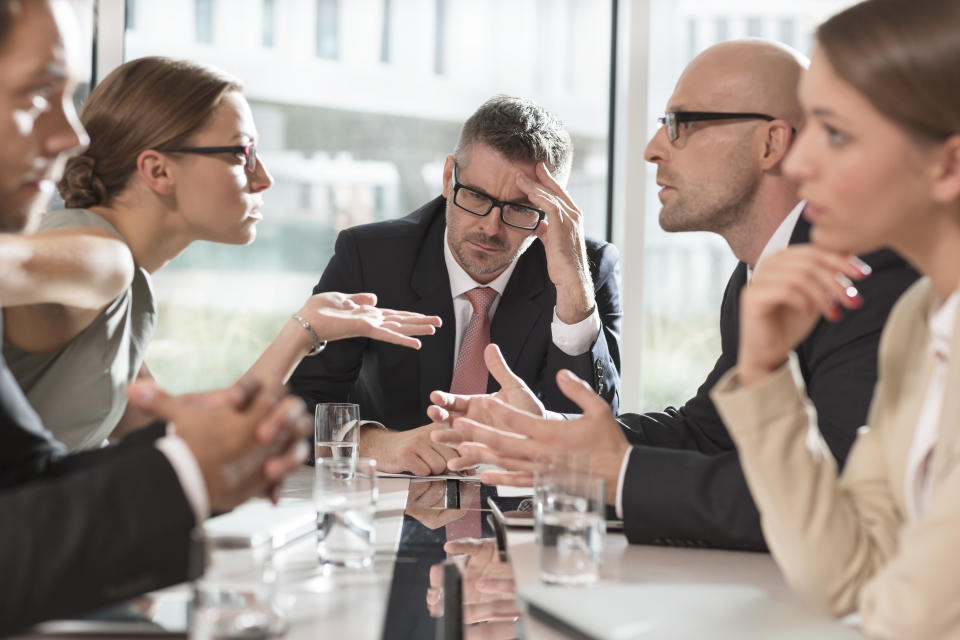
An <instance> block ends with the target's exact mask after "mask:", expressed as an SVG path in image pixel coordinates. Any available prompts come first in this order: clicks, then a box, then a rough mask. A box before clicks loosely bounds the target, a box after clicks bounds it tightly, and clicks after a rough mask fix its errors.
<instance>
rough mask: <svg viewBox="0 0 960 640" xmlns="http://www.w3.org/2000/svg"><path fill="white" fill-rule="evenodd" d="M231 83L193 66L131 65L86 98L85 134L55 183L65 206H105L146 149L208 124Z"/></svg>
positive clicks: (155, 61)
mask: <svg viewBox="0 0 960 640" xmlns="http://www.w3.org/2000/svg"><path fill="white" fill-rule="evenodd" d="M241 90H242V86H241V85H240V83H239V82H237V81H236V80H234V79H233V78H231V77H229V76H227V75H226V74H224V73H222V72H220V71H217V70H215V69H212V68H210V67H206V66H203V65H200V64H197V63H195V62H190V61H186V60H174V59H172V58H164V57H148V58H139V59H137V60H131V61H130V62H127V63H126V64H123V65H121V66H119V67H117V68H116V69H114V71H113V72H111V73H110V75H108V76H107V77H106V78H104V79H103V81H102V82H101V83H100V84H98V85H97V86H96V87H95V88H94V89H93V91H92V92H91V93H90V97H89V98H87V101H86V103H85V104H84V106H83V110H82V111H81V113H80V120H81V122H83V126H84V127H85V128H86V130H87V133H89V135H90V146H89V147H88V148H87V150H86V152H85V153H84V154H83V155H80V156H77V157H75V158H71V159H70V160H69V162H68V163H67V166H66V170H65V171H64V176H63V179H62V180H61V181H60V184H59V185H58V187H59V190H60V196H61V197H62V198H63V201H64V203H65V204H66V205H67V206H68V207H90V206H93V205H107V204H109V203H110V200H111V198H112V197H113V196H115V195H116V194H117V193H119V192H121V191H123V189H124V187H126V185H127V182H128V180H129V179H130V176H131V175H132V174H133V173H134V171H136V164H137V157H138V156H139V155H140V153H141V152H143V151H145V150H146V149H155V148H157V147H163V146H179V145H182V144H184V142H186V140H187V139H188V138H189V137H190V136H191V135H192V134H193V133H194V132H196V131H197V130H199V129H201V128H202V127H203V126H204V124H206V122H207V121H208V120H209V119H210V117H211V116H212V114H213V112H214V110H215V109H216V108H217V106H218V105H219V104H220V102H221V100H222V98H223V96H224V94H226V93H229V92H231V91H241Z"/></svg>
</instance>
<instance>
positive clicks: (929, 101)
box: [817, 0, 960, 141]
mask: <svg viewBox="0 0 960 640" xmlns="http://www.w3.org/2000/svg"><path fill="white" fill-rule="evenodd" d="M817 40H818V43H819V45H820V48H821V50H822V51H823V53H824V54H826V56H827V58H828V59H829V61H830V64H831V65H832V66H833V69H834V71H835V72H836V73H837V75H839V76H840V77H841V78H843V79H844V80H845V81H846V82H848V83H849V84H851V85H852V86H853V87H854V88H855V89H857V90H858V91H859V92H860V93H862V94H863V95H864V96H866V98H867V99H868V100H869V101H870V102H871V103H872V104H873V106H874V107H875V108H876V109H877V110H878V111H880V112H881V113H882V114H884V115H885V116H886V117H888V118H890V119H891V120H893V121H894V122H896V123H897V124H899V125H900V126H901V127H903V128H904V129H906V130H907V131H910V132H912V133H913V134H915V135H917V136H919V137H920V138H923V139H927V140H933V141H936V140H944V139H946V138H948V137H950V136H951V135H953V134H956V133H960V82H958V80H957V78H958V73H960V1H958V0H913V1H911V2H907V1H905V0H866V1H865V2H861V3H860V4H857V5H854V6H852V7H850V8H849V9H847V10H845V11H843V12H841V13H838V14H837V15H835V16H833V17H832V18H830V19H829V20H827V21H826V22H824V23H823V24H822V25H821V26H820V28H819V29H818V30H817Z"/></svg>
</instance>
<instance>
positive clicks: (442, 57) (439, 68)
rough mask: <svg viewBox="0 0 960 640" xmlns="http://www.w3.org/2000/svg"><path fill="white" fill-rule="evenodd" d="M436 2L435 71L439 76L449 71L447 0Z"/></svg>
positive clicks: (434, 29) (434, 31)
mask: <svg viewBox="0 0 960 640" xmlns="http://www.w3.org/2000/svg"><path fill="white" fill-rule="evenodd" d="M436 3H437V4H436V12H435V14H434V28H433V33H434V46H433V72H434V73H435V74H437V75H438V76H439V75H443V74H444V73H446V72H447V66H446V54H447V51H446V43H447V0H436Z"/></svg>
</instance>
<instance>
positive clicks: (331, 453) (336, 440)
mask: <svg viewBox="0 0 960 640" xmlns="http://www.w3.org/2000/svg"><path fill="white" fill-rule="evenodd" d="M359 425H360V407H358V406H357V405H356V404H353V403H350V402H321V403H319V404H317V408H316V409H315V410H314V422H313V427H314V440H313V443H314V450H313V452H314V459H315V460H319V459H320V458H356V457H357V436H358V432H359V428H358V427H359Z"/></svg>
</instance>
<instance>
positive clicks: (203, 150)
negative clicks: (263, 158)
mask: <svg viewBox="0 0 960 640" xmlns="http://www.w3.org/2000/svg"><path fill="white" fill-rule="evenodd" d="M157 151H160V152H161V153H196V154H200V155H213V154H217V153H234V154H236V153H242V154H243V168H244V169H245V170H246V172H247V173H251V174H252V173H255V172H256V171H257V157H258V156H257V145H255V144H254V143H252V142H248V143H247V144H238V145H233V146H226V147H164V148H162V149H157Z"/></svg>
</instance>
